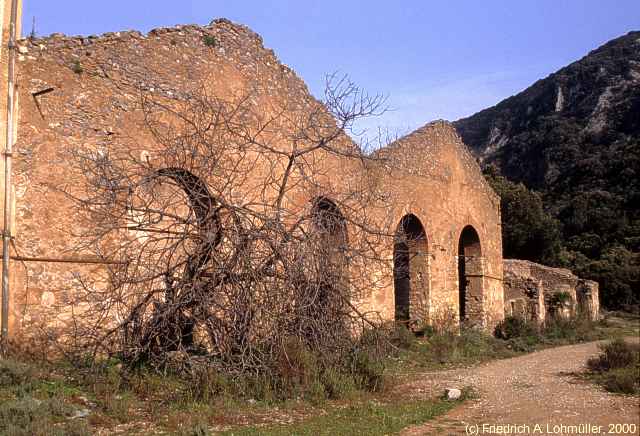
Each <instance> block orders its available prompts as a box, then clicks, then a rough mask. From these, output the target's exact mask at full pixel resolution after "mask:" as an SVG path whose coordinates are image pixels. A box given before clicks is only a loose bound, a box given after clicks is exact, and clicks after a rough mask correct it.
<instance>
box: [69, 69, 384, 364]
mask: <svg viewBox="0 0 640 436" xmlns="http://www.w3.org/2000/svg"><path fill="white" fill-rule="evenodd" d="M252 97H253V96H252V95H251V94H247V95H242V96H236V97H234V98H230V99H222V98H217V97H214V96H211V95H209V93H208V91H207V90H206V87H204V86H203V87H202V88H200V89H198V90H197V91H194V92H188V93H187V92H185V91H184V90H183V91H181V92H180V93H177V92H176V93H174V94H173V95H172V96H170V97H168V96H167V95H158V94H154V93H149V92H146V93H145V92H141V99H140V109H141V111H142V112H141V113H143V114H144V125H145V127H146V129H147V130H148V132H149V133H150V135H151V137H152V138H153V146H151V147H150V146H147V148H146V151H144V152H141V147H140V146H139V144H130V143H127V141H126V140H125V139H122V140H121V143H119V144H115V145H114V146H112V147H109V148H108V149H107V148H104V149H96V148H91V147H87V148H85V149H80V150H74V151H73V158H72V159H71V162H72V164H73V165H74V171H76V172H77V173H78V174H79V175H80V177H79V180H80V183H76V184H74V185H73V186H68V187H66V188H65V192H66V194H67V195H68V196H69V197H70V198H71V199H72V200H73V201H74V204H75V205H76V206H77V210H78V211H79V212H80V213H81V215H83V216H84V217H85V219H86V220H87V222H89V223H90V225H88V226H86V228H87V230H86V231H85V232H83V233H82V234H81V235H80V236H81V240H82V241H83V244H84V246H83V247H82V248H83V249H91V250H92V251H94V252H95V253H96V254H97V255H98V256H100V257H101V258H103V259H105V260H108V261H109V262H111V264H110V265H109V266H108V268H107V269H106V273H107V277H106V279H105V280H104V282H102V283H101V284H98V285H96V284H95V281H94V283H93V284H92V285H89V284H88V283H86V282H85V281H83V283H85V285H84V286H83V288H82V292H79V294H78V295H77V296H76V304H80V303H84V305H83V307H84V308H85V310H83V311H81V312H78V313H76V316H75V319H76V325H77V326H78V328H77V331H76V334H75V335H74V338H73V342H74V343H75V344H76V345H77V346H78V348H79V349H82V350H84V351H86V350H91V354H92V355H94V356H95V355H104V354H118V355H119V356H121V357H122V358H123V359H124V361H125V362H127V363H128V364H129V365H136V364H139V363H142V362H151V363H152V364H154V365H159V366H162V365H166V364H167V362H168V361H169V360H170V359H174V358H175V357H176V356H180V357H181V358H184V359H187V360H189V359H190V358H192V357H193V356H199V357H198V359H199V360H200V361H203V360H205V361H208V362H210V363H211V364H214V365H217V366H218V367H221V368H224V370H225V371H227V372H231V373H241V372H247V371H249V372H260V371H268V370H269V369H270V368H271V366H272V365H274V362H276V361H277V360H278V359H281V358H282V356H283V353H284V355H285V356H286V350H287V347H288V344H290V343H291V342H292V341H293V342H295V343H298V344H303V345H304V346H305V347H307V348H308V349H310V350H313V351H315V352H318V353H322V354H323V355H324V356H327V358H334V359H336V360H339V359H341V358H343V357H344V355H345V353H348V352H349V351H350V350H352V349H353V347H354V344H355V341H356V340H357V336H358V330H362V329H363V328H366V327H367V326H376V325H378V321H379V320H378V319H377V318H376V314H375V313H373V312H367V311H365V310H364V309H361V306H360V304H359V303H360V302H362V300H363V299H364V298H365V297H366V296H367V295H369V293H370V292H371V290H372V289H374V288H375V287H376V286H378V285H379V283H376V281H377V280H380V277H386V279H389V278H390V277H392V272H391V270H390V268H391V262H390V259H388V258H387V257H385V256H384V255H383V254H382V252H381V251H380V249H381V248H383V247H385V246H387V247H388V246H389V244H390V242H389V241H390V238H391V240H392V239H393V235H392V230H390V229H391V228H392V226H391V224H392V223H391V222H390V221H389V219H388V217H387V211H386V209H387V205H386V203H385V200H386V199H385V198H382V197H383V195H382V194H381V192H382V191H381V190H380V189H379V186H377V182H376V178H375V177H374V176H373V175H372V172H371V171H369V168H368V167H370V166H371V165H372V162H371V161H372V159H373V158H372V157H371V155H370V154H368V153H367V152H366V151H365V150H364V149H366V147H365V146H362V145H360V146H359V145H356V144H355V143H354V142H353V141H351V140H349V139H348V137H347V133H349V132H350V131H351V129H352V128H353V126H354V123H355V122H356V121H357V120H358V119H360V118H362V117H367V116H371V115H376V114H378V113H380V112H381V110H382V109H383V107H382V106H383V104H384V98H382V97H381V96H369V95H367V94H365V93H363V92H361V91H360V90H359V89H358V88H357V87H356V86H355V85H354V84H353V83H352V82H350V81H349V80H348V79H347V78H344V77H342V78H341V77H337V76H335V75H334V76H329V77H328V79H327V86H326V91H325V99H324V102H323V104H321V103H319V102H317V101H316V100H313V99H311V98H309V99H308V100H307V101H303V102H294V103H295V105H293V104H292V105H291V106H276V105H273V106H269V107H266V108H265V107H259V106H257V104H256V103H255V99H253V98H252ZM338 179H339V180H338Z"/></svg>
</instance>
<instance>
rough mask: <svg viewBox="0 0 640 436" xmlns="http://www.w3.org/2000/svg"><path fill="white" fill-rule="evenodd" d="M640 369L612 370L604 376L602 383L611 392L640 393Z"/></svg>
mask: <svg viewBox="0 0 640 436" xmlns="http://www.w3.org/2000/svg"><path fill="white" fill-rule="evenodd" d="M639 371H640V368H638V367H627V368H617V369H614V370H611V371H609V372H607V373H606V375H605V376H604V377H603V380H602V385H603V386H604V388H605V389H606V390H608V391H609V392H617V393H621V394H638V393H640V382H639V378H640V373H639Z"/></svg>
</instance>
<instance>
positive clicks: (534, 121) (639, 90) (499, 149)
mask: <svg viewBox="0 0 640 436" xmlns="http://www.w3.org/2000/svg"><path fill="white" fill-rule="evenodd" d="M455 126H456V128H457V130H458V132H459V133H460V135H461V136H462V138H463V139H464V141H465V143H467V144H468V145H469V146H470V147H471V148H472V149H473V151H474V152H475V153H476V155H477V157H478V158H479V160H480V161H481V162H482V164H483V165H484V166H487V165H494V166H496V167H498V168H499V169H500V172H501V173H502V175H504V176H506V177H507V178H509V179H510V180H513V181H517V182H523V183H524V184H525V185H527V187H529V188H532V189H535V190H538V191H540V192H541V193H542V195H543V198H544V201H545V204H546V206H547V209H548V210H549V211H550V212H551V213H552V214H553V215H554V216H556V217H557V218H559V219H560V221H561V222H562V225H563V240H564V244H565V248H566V252H565V258H564V261H566V262H567V263H565V264H566V265H568V266H571V267H572V268H575V269H577V270H579V271H580V274H581V275H585V276H586V277H588V278H593V279H596V280H600V281H601V282H602V281H604V283H601V285H603V288H604V300H605V303H608V304H609V305H610V306H611V305H612V304H611V303H614V304H613V305H617V303H621V304H629V303H632V302H634V301H635V302H637V301H638V298H639V297H638V295H639V294H640V289H639V275H640V273H639V272H638V271H640V260H639V258H640V256H639V254H638V253H639V252H640V32H638V31H634V32H630V33H628V34H626V35H624V36H621V37H619V38H617V39H614V40H612V41H610V42H608V43H606V44H605V45H603V46H602V47H600V48H598V49H596V50H594V51H592V52H591V53H589V54H588V55H587V56H585V57H584V58H582V59H580V60H578V61H576V62H574V63H572V64H570V65H568V66H566V67H564V68H562V69H560V70H559V71H557V72H556V73H553V74H551V75H549V76H548V77H547V78H545V79H542V80H539V81H537V82H536V83H534V84H533V85H532V86H530V87H529V88H527V89H525V90H524V91H522V92H521V93H519V94H517V95H515V96H512V97H510V98H508V99H506V100H504V101H502V102H500V103H499V104H497V105H496V106H494V107H491V108H488V109H485V110H483V111H481V112H479V113H477V114H475V115H473V116H471V117H468V118H464V119H461V120H458V121H456V122H455Z"/></svg>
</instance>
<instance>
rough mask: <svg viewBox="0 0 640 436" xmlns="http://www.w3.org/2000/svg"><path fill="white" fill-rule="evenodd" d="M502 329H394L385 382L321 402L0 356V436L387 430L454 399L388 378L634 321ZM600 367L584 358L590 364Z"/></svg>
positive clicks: (603, 378) (635, 327)
mask: <svg viewBox="0 0 640 436" xmlns="http://www.w3.org/2000/svg"><path fill="white" fill-rule="evenodd" d="M507 330H508V331H507ZM503 333H504V336H506V338H502V339H497V338H495V337H492V336H489V335H486V334H483V333H480V332H477V331H473V330H468V331H463V332H462V334H459V335H457V334H450V333H438V334H436V333H434V332H430V331H427V332H424V335H423V336H421V337H420V336H419V337H415V336H414V335H413V334H409V333H408V332H407V331H405V330H399V331H398V332H397V333H396V336H395V338H394V340H393V341H394V344H395V346H394V348H393V351H392V352H390V353H389V355H388V356H387V358H386V359H385V360H384V362H380V364H381V365H383V366H384V368H385V374H386V375H385V386H384V387H383V388H382V389H378V391H377V392H365V391H362V390H359V389H355V388H354V387H353V386H351V387H349V386H343V387H342V390H341V391H340V392H339V395H334V396H333V397H334V398H335V399H330V400H328V399H325V397H323V396H318V397H314V396H308V395H300V396H295V397H293V398H292V399H289V400H286V401H284V400H277V399H274V398H269V397H268V396H263V397H262V398H260V397H258V396H254V397H252V396H251V395H249V396H247V395H245V396H243V397H239V396H237V395H232V394H229V393H220V394H218V395H214V394H210V395H204V394H203V393H206V392H208V391H207V389H206V388H207V386H202V385H199V386H194V385H193V383H190V382H188V381H186V380H183V379H180V378H177V377H174V376H170V375H160V374H157V373H153V372H144V371H142V372H140V373H136V374H128V375H127V377H122V375H121V373H120V370H119V364H118V362H107V363H105V365H104V366H103V367H102V368H100V370H95V369H94V370H92V371H89V370H83V369H82V368H75V367H71V366H66V365H64V364H60V363H57V364H51V363H42V362H28V361H26V360H24V359H18V358H16V357H14V358H10V359H5V360H0V434H2V435H9V436H22V435H43V436H48V435H86V434H105V435H106V434H150V433H153V434H178V435H199V436H204V435H208V434H215V433H217V432H221V433H222V434H233V435H254V434H256V435H257V434H261V435H262V434H265V435H285V434H287V435H289V434H297V435H307V434H308V435H312V434H313V435H316V434H327V435H328V434H341V435H350V434H354V435H355V434H363V433H366V434H373V435H375V434H395V433H397V432H399V431H400V430H401V429H403V428H405V427H407V426H410V425H413V424H420V423H423V422H425V421H427V420H429V419H431V418H433V417H435V416H438V415H441V414H443V413H446V412H447V411H449V410H450V409H451V408H453V407H455V406H456V405H457V404H459V401H457V402H450V401H446V400H443V399H440V398H426V397H425V398H413V399H406V398H404V397H402V396H400V395H399V394H398V389H397V386H398V384H401V383H403V382H405V381H409V380H412V379H414V378H415V377H417V376H418V374H420V373H421V372H425V371H433V370H438V369H444V368H451V367H459V366H473V365H475V364H478V363H480V362H484V361H487V360H491V359H500V358H507V357H512V356H515V355H519V354H523V353H527V352H531V351H534V350H537V349H541V348H545V347H551V346H557V345H564V344H568V343H575V342H581V341H590V340H596V339H606V338H613V337H619V336H638V334H639V319H638V317H637V316H631V315H626V314H609V315H608V316H607V317H606V318H605V320H604V321H602V322H600V323H597V324H595V325H593V324H585V323H575V322H572V323H558V324H551V325H550V326H549V327H548V328H547V329H545V330H544V331H542V332H538V331H535V330H532V329H530V328H529V327H528V326H521V325H518V324H517V323H516V324H514V325H510V326H509V328H508V329H506V330H505V332H503ZM618 354H620V353H618ZM634 362H635V361H634ZM636 365H637V362H636ZM604 366H606V364H603V365H600V366H597V365H596V364H595V363H594V368H596V367H597V368H604ZM614 366H615V365H614ZM607 371H608V370H602V371H594V372H593V378H594V379H595V380H596V381H598V382H599V383H603V384H604V383H606V382H607V380H609V383H610V384H613V383H614V382H615V381H611V380H613V379H612V377H613V376H612V373H611V372H607ZM613 371H614V373H615V374H618V373H619V374H622V375H620V376H619V377H618V378H616V380H618V381H620V380H621V383H626V385H624V386H628V385H629V382H628V379H629V377H631V379H632V381H631V385H632V386H637V383H636V384H635V385H634V384H633V383H634V380H635V382H637V373H635V372H634V371H637V366H636V367H632V369H628V368H627V369H624V368H623V369H619V368H618V369H616V368H613ZM629 374H631V375H629ZM634 374H635V379H634V378H633V377H634ZM624 377H626V379H624ZM625 380H627V381H626V382H625ZM217 387H219V386H217ZM393 387H396V388H394V389H391V388H393ZM215 392H218V391H215ZM464 398H465V397H463V399H462V400H460V401H464ZM376 432H377V433H376Z"/></svg>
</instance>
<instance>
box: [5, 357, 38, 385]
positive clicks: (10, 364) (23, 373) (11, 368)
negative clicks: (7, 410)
mask: <svg viewBox="0 0 640 436" xmlns="http://www.w3.org/2000/svg"><path fill="white" fill-rule="evenodd" d="M33 372H34V371H33V369H32V368H31V366H29V365H26V364H24V363H20V362H16V361H15V360H10V359H1V360H0V387H11V386H17V385H21V384H23V383H27V382H29V381H31V379H32V378H33Z"/></svg>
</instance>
